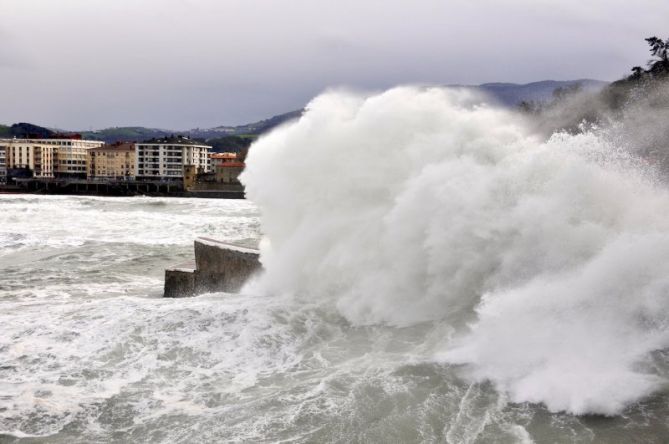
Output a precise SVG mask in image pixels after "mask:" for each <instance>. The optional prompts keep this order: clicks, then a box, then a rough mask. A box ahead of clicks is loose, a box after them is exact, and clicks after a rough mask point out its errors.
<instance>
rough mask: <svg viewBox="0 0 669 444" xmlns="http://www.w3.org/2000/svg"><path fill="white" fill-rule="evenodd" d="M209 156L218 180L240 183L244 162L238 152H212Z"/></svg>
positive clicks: (219, 181)
mask: <svg viewBox="0 0 669 444" xmlns="http://www.w3.org/2000/svg"><path fill="white" fill-rule="evenodd" d="M209 157H210V160H211V169H212V171H213V172H214V176H215V180H216V182H218V183H228V184H239V175H240V174H241V173H242V171H244V162H242V161H241V160H240V158H239V156H238V153H212V154H210V155H209Z"/></svg>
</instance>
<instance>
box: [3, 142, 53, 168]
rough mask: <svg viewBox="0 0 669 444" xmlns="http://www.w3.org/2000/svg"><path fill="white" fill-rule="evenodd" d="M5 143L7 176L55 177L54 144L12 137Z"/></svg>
mask: <svg viewBox="0 0 669 444" xmlns="http://www.w3.org/2000/svg"><path fill="white" fill-rule="evenodd" d="M3 145H4V150H3V151H4V153H5V168H6V176H7V177H14V176H24V177H25V176H30V177H54V160H55V158H56V149H55V147H54V146H52V145H47V144H45V143H42V141H40V140H34V139H11V140H8V141H6V142H3Z"/></svg>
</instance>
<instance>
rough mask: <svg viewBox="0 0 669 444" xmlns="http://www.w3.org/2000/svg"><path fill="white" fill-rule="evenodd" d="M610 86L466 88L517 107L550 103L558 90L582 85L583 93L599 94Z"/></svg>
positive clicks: (582, 82) (571, 83) (595, 83)
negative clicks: (526, 103)
mask: <svg viewBox="0 0 669 444" xmlns="http://www.w3.org/2000/svg"><path fill="white" fill-rule="evenodd" d="M608 84H609V83H608V82H603V81H601V80H593V79H580V80H566V81H558V80H543V81H541V82H532V83H526V84H516V83H484V84H482V85H478V86H467V87H466V88H472V89H477V90H480V91H482V92H484V93H486V94H488V95H489V96H491V97H492V98H494V99H496V100H497V101H498V102H499V103H500V104H501V105H505V106H517V105H518V104H519V103H521V102H549V101H551V100H552V99H553V91H555V90H556V89H557V88H567V87H573V86H574V85H580V87H581V89H582V90H583V91H586V92H599V91H600V90H602V89H603V88H604V87H605V86H606V85H608Z"/></svg>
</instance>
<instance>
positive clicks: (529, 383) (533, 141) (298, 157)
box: [242, 87, 669, 415]
mask: <svg viewBox="0 0 669 444" xmlns="http://www.w3.org/2000/svg"><path fill="white" fill-rule="evenodd" d="M530 127H531V126H530V125H528V124H527V123H526V122H525V121H524V120H523V119H522V118H521V117H520V116H518V115H516V114H515V113H512V112H509V111H506V110H502V109H497V108H494V107H490V106H487V105H485V104H484V102H483V100H482V98H481V97H477V96H475V95H473V94H472V93H471V92H467V91H459V90H447V89H439V88H412V87H403V88H396V89H392V90H389V91H387V92H384V93H381V94H377V95H360V94H354V93H348V92H342V91H333V92H328V93H325V94H323V95H321V96H320V97H318V98H316V99H314V100H313V101H312V102H311V103H310V105H309V106H308V108H307V112H306V113H305V115H304V116H303V117H302V118H301V119H300V120H299V121H297V122H295V123H293V124H291V125H289V126H286V127H283V128H280V129H278V130H276V131H274V132H272V133H271V134H269V135H268V136H266V137H263V138H261V139H260V140H259V141H258V142H256V143H255V144H254V145H253V147H252V149H251V150H250V153H249V157H248V165H247V169H246V172H245V173H244V174H243V177H242V180H243V182H244V183H245V185H246V188H247V193H248V196H249V197H250V198H251V199H252V200H253V201H254V202H255V203H256V204H257V205H258V206H259V209H260V212H261V215H262V231H263V233H264V235H265V242H264V243H263V245H262V261H263V264H264V266H265V269H266V272H265V274H264V275H263V276H262V277H261V278H260V280H259V281H258V282H256V284H255V285H257V287H256V288H255V290H259V291H263V292H266V293H269V294H276V295H289V296H291V297H294V298H295V299H296V300H298V301H309V302H317V303H322V304H325V305H328V304H331V305H332V306H334V307H336V309H337V310H338V311H339V312H340V313H341V314H342V315H343V316H344V317H345V318H346V319H348V321H349V322H350V323H352V324H353V325H370V324H386V325H390V326H395V327H398V328H401V327H406V326H411V325H415V324H418V323H425V322H433V323H437V324H439V325H440V326H443V325H446V326H448V328H447V329H444V331H450V332H452V333H451V334H446V333H445V334H444V337H443V340H442V341H437V342H438V343H437V344H436V345H435V346H434V353H433V356H434V360H436V361H438V362H443V363H444V365H461V366H462V374H463V375H465V377H468V378H472V379H474V380H490V381H492V382H493V383H495V385H496V387H497V388H498V389H499V390H500V391H503V392H506V393H508V395H509V398H510V399H511V400H512V401H516V402H524V401H529V402H536V403H544V404H545V405H546V406H547V407H548V408H549V409H550V410H552V411H567V412H571V413H576V414H583V413H599V414H607V415H613V414H617V413H619V412H621V411H622V410H623V409H624V408H625V406H627V405H629V404H630V403H633V402H635V401H637V400H639V399H641V398H642V397H644V396H647V395H648V394H650V393H652V392H653V391H655V390H658V389H659V388H660V387H661V386H662V385H663V384H664V383H665V371H663V370H662V369H661V368H660V367H659V364H658V363H657V362H656V361H657V359H656V357H655V355H654V354H653V352H655V351H657V350H662V349H664V348H665V347H666V346H667V345H669V334H668V332H667V327H668V326H669V323H668V319H667V313H669V299H668V298H667V294H668V291H669V216H668V215H669V194H667V192H666V191H665V190H664V189H663V188H662V187H660V186H658V185H656V184H655V181H654V180H653V175H652V174H649V173H648V172H647V171H645V170H644V169H643V168H640V167H639V166H638V163H639V162H637V161H635V159H634V158H633V157H631V156H628V155H626V154H625V152H626V151H625V150H623V149H622V148H623V147H619V146H615V145H613V144H612V142H610V138H605V137H601V136H599V135H598V134H597V133H593V132H590V133H583V134H579V135H568V134H564V133H558V134H553V135H552V136H551V137H550V138H548V139H545V138H540V137H538V136H534V135H533V134H532V131H531V130H530V129H529V128H530Z"/></svg>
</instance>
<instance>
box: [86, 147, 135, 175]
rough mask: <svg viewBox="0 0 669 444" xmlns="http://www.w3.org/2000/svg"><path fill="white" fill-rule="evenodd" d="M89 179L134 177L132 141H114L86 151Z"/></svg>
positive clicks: (133, 148)
mask: <svg viewBox="0 0 669 444" xmlns="http://www.w3.org/2000/svg"><path fill="white" fill-rule="evenodd" d="M86 154H87V161H86V168H87V176H88V178H89V179H98V178H105V179H132V178H134V177H135V165H136V158H137V155H136V153H135V144H134V143H114V144H112V145H104V146H101V147H99V148H91V149H89V150H88V151H87V152H86Z"/></svg>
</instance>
